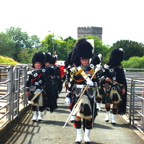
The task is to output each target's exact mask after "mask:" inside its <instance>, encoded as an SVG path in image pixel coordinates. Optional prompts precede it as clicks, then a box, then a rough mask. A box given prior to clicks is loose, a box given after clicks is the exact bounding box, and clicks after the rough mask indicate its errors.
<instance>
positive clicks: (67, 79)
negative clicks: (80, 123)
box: [63, 51, 75, 123]
mask: <svg viewBox="0 0 144 144" xmlns="http://www.w3.org/2000/svg"><path fill="white" fill-rule="evenodd" d="M72 52H73V51H71V52H70V53H69V54H68V56H67V58H66V60H65V69H66V73H65V75H64V76H65V77H64V78H65V79H63V81H65V87H66V92H67V90H68V85H69V83H70V78H71V76H70V73H71V71H70V69H72V68H73V67H74V66H73V64H72V62H71V56H72ZM72 104H73V102H72V101H71V103H70V105H69V107H68V108H69V109H70V113H71V111H72ZM70 122H71V123H74V122H75V116H74V115H72V116H71V118H70Z"/></svg>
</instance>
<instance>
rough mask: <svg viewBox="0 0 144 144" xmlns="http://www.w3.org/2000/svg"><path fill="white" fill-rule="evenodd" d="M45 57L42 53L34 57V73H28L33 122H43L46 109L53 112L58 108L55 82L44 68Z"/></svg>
mask: <svg viewBox="0 0 144 144" xmlns="http://www.w3.org/2000/svg"><path fill="white" fill-rule="evenodd" d="M44 62H45V55H44V54H43V53H42V52H36V53H35V54H34V55H33V57H32V67H33V68H34V69H33V70H32V71H28V80H27V82H26V95H28V99H29V102H30V104H31V105H32V107H31V109H32V111H33V118H32V120H33V121H36V120H37V110H38V111H39V114H38V121H41V120H42V112H43V110H44V109H45V107H49V108H50V112H53V111H54V110H55V109H56V108H57V99H56V94H55V90H54V86H53V82H52V79H51V76H50V74H49V72H48V71H47V70H46V69H45V67H44Z"/></svg>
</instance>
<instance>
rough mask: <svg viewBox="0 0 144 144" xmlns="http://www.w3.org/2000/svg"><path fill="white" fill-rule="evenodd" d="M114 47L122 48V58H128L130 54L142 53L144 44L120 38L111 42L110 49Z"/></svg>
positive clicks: (139, 54) (143, 52) (140, 54)
mask: <svg viewBox="0 0 144 144" xmlns="http://www.w3.org/2000/svg"><path fill="white" fill-rule="evenodd" d="M114 48H123V51H124V60H128V59H129V58H130V57H132V56H139V57H141V56H143V55H144V44H142V43H138V42H135V41H130V40H120V41H117V42H116V43H114V44H113V46H112V47H111V50H112V49H114Z"/></svg>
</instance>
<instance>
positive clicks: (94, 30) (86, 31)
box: [77, 27, 102, 40]
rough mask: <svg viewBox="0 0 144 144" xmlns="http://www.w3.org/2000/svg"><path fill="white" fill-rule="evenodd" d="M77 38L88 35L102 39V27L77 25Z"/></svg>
mask: <svg viewBox="0 0 144 144" xmlns="http://www.w3.org/2000/svg"><path fill="white" fill-rule="evenodd" d="M77 34H78V38H79V37H80V38H83V37H86V36H89V35H93V36H98V37H99V38H100V39H101V40H102V27H78V28H77Z"/></svg>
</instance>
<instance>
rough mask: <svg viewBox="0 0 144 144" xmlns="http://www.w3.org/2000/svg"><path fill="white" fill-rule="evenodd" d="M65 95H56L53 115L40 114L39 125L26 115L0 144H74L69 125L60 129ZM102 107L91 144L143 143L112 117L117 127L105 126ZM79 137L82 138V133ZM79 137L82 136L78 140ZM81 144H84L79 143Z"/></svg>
mask: <svg viewBox="0 0 144 144" xmlns="http://www.w3.org/2000/svg"><path fill="white" fill-rule="evenodd" d="M65 95H66V93H65V92H64V90H63V92H62V93H61V94H60V98H59V99H58V106H59V108H58V109H57V110H56V111H55V112H54V113H50V112H48V111H45V112H43V121H42V122H35V123H33V122H32V121H31V119H32V116H33V115H32V112H31V111H28V112H27V113H26V115H25V116H24V117H23V119H22V120H21V121H20V122H19V123H18V124H17V125H15V126H14V127H13V129H12V130H11V131H10V132H8V133H7V135H6V136H5V138H3V139H2V138H1V142H0V143H1V144H2V143H5V144H74V143H75V138H76V129H75V128H74V126H73V124H72V123H70V122H69V123H68V124H67V125H66V127H65V128H64V129H63V125H64V123H65V121H66V119H67V118H68V116H69V113H70V112H69V110H68V106H67V105H66V103H65V101H64V99H65ZM104 119H105V110H104V105H103V107H102V111H100V112H99V113H98V116H97V117H96V119H95V122H94V128H93V129H92V130H91V133H90V140H91V144H144V141H143V140H142V139H141V138H140V137H139V136H138V135H137V134H136V133H135V132H134V131H133V130H131V129H130V127H129V125H128V124H126V122H125V121H124V120H123V119H122V118H121V116H118V115H117V117H116V121H117V125H116V126H113V125H112V124H111V123H110V122H108V123H105V122H104ZM82 135H84V134H83V133H82ZM82 137H83V136H82ZM82 144H84V141H82Z"/></svg>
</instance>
